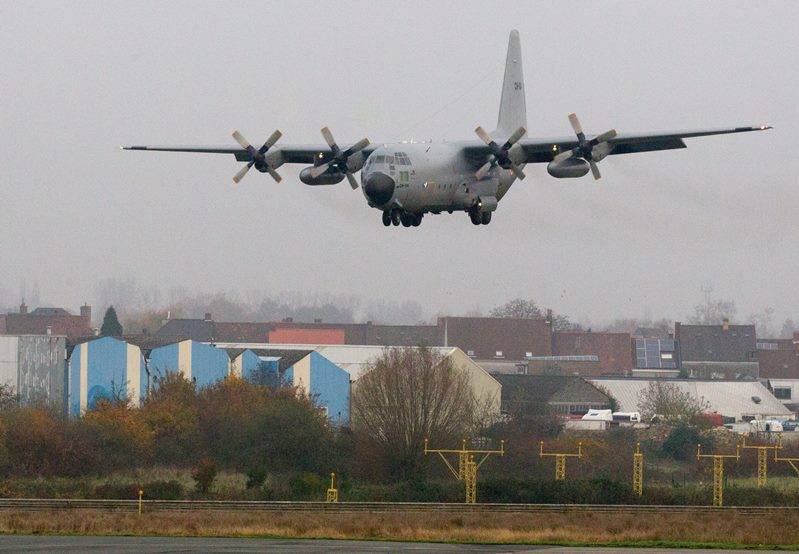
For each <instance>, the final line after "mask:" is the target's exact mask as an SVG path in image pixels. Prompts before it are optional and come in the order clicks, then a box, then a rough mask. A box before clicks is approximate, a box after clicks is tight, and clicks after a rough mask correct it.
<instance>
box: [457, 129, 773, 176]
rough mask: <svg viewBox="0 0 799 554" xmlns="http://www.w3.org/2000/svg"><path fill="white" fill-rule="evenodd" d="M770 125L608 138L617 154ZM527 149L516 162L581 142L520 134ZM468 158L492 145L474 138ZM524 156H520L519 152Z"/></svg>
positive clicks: (481, 155) (477, 157)
mask: <svg viewBox="0 0 799 554" xmlns="http://www.w3.org/2000/svg"><path fill="white" fill-rule="evenodd" d="M766 129H771V127H770V126H767V125H760V126H756V127H752V126H747V127H730V128H720V129H699V130H690V131H666V132H654V133H618V134H616V135H615V137H613V138H611V139H608V140H606V142H607V143H608V144H609V146H610V147H611V148H610V152H609V155H616V154H635V153H638V152H652V151H656V150H673V149H676V148H686V144H685V142H684V141H683V139H687V138H695V137H706V136H711V135H727V134H732V133H747V132H750V131H765V130H766ZM596 136H598V135H587V136H586V137H585V139H586V140H591V139H592V138H594V137H596ZM516 144H518V145H519V146H520V147H521V150H522V152H523V153H524V156H523V159H518V160H517V161H516V163H549V162H551V161H552V160H553V158H554V157H555V156H556V155H558V154H559V153H561V152H565V151H567V150H571V149H574V148H576V147H577V146H579V141H578V139H577V137H576V136H565V137H551V138H521V139H519V140H518V142H517V143H516ZM464 149H465V152H466V155H467V157H468V158H470V159H473V160H474V161H475V165H476V166H479V165H482V164H483V163H484V162H485V159H486V157H487V156H489V155H490V154H491V149H490V148H489V146H487V145H486V144H482V143H480V142H477V141H474V142H470V143H469V145H467V146H465V147H464ZM520 158H521V156H520Z"/></svg>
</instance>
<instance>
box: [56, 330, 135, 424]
mask: <svg viewBox="0 0 799 554" xmlns="http://www.w3.org/2000/svg"><path fill="white" fill-rule="evenodd" d="M68 380H69V384H68V387H67V390H68V391H69V393H68V394H69V400H68V402H67V405H68V407H69V413H70V414H71V415H74V416H77V415H80V414H82V413H84V412H85V411H86V410H89V409H92V408H94V407H95V406H96V405H97V402H98V401H100V400H101V399H104V398H105V399H111V398H114V397H120V398H127V399H128V401H130V402H132V403H133V404H134V405H137V406H138V405H139V404H140V403H141V400H142V399H143V398H144V397H145V395H146V394H147V370H146V366H145V363H144V357H143V356H142V353H141V349H139V347H138V346H136V345H133V344H129V343H127V342H125V341H123V340H119V339H115V338H113V337H103V338H99V339H95V340H91V341H88V342H84V343H81V344H78V345H77V346H75V348H74V349H73V350H72V355H71V356H70V358H69V372H68Z"/></svg>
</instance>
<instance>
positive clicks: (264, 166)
mask: <svg viewBox="0 0 799 554" xmlns="http://www.w3.org/2000/svg"><path fill="white" fill-rule="evenodd" d="M281 136H283V133H281V132H280V131H275V132H274V133H272V134H271V135H270V136H269V138H268V139H266V142H265V143H264V144H263V146H261V147H260V148H259V149H258V150H256V149H255V147H254V146H253V145H252V144H250V143H249V141H248V140H247V139H246V138H244V135H242V134H241V133H239V132H238V131H233V138H234V139H235V140H236V142H238V143H239V144H240V145H241V147H242V148H244V149H245V150H246V151H247V152H248V153H249V154H250V161H249V162H247V165H245V166H244V167H242V168H241V169H240V170H239V172H238V173H236V174H235V175H234V176H233V182H234V183H238V182H239V181H241V180H242V179H244V176H245V175H247V172H248V171H249V170H250V168H251V167H252V166H255V169H257V170H258V171H260V172H262V173H269V175H271V176H272V179H274V180H275V181H276V182H278V183H279V182H280V180H281V177H280V174H279V173H278V172H277V171H275V168H276V167H279V165H280V164H278V163H277V162H275V161H270V160H267V159H266V153H267V151H268V150H269V149H270V148H272V146H274V145H275V143H276V142H277V141H278V140H279V139H280V137H281Z"/></svg>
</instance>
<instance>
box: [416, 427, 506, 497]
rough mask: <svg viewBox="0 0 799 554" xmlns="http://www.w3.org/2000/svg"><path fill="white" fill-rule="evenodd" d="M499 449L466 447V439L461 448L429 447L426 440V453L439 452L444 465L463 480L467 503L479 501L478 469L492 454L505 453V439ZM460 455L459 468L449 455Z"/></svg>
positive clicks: (501, 454)
mask: <svg viewBox="0 0 799 554" xmlns="http://www.w3.org/2000/svg"><path fill="white" fill-rule="evenodd" d="M499 444H500V449H499V450H475V449H468V448H466V439H463V442H462V443H461V448H460V450H455V449H448V448H428V441H427V439H425V440H424V453H425V456H426V455H427V454H438V455H439V456H440V457H441V459H442V460H443V461H444V465H446V466H447V469H449V471H450V472H451V473H452V475H453V476H455V479H457V480H458V481H463V483H464V487H465V489H466V504H474V503H476V502H477V470H478V469H479V468H480V466H481V465H483V463H484V462H485V461H486V460H487V459H488V457H489V456H491V455H492V454H498V455H500V456H504V455H505V441H504V440H502V441H499ZM452 455H457V456H458V469H457V470H456V469H455V466H453V464H452V462H450V459H449V456H452ZM475 455H477V456H478V458H479V461H475Z"/></svg>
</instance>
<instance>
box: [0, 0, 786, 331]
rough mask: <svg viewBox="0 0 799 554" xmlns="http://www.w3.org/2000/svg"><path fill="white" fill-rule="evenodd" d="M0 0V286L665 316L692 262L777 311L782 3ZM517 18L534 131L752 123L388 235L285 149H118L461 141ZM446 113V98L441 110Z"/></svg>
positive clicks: (537, 179) (60, 299)
mask: <svg viewBox="0 0 799 554" xmlns="http://www.w3.org/2000/svg"><path fill="white" fill-rule="evenodd" d="M474 4H476V3H466V2H452V3H445V2H429V1H428V2H420V3H406V2H363V3H356V2H309V3H303V2H274V3H257V2H256V3H251V4H248V5H247V6H246V7H245V6H243V5H238V4H230V3H221V2H196V1H192V2H135V3H131V2H107V1H104V2H81V3H75V2H57V3H53V2H37V3H21V2H11V1H8V0H5V1H2V2H0V52H2V54H1V55H0V98H2V100H1V101H0V131H1V132H0V167H2V174H0V251H2V258H1V259H2V261H1V262H0V305H1V304H2V303H3V302H5V303H6V304H8V303H15V302H17V300H18V296H19V292H20V290H21V287H22V286H23V284H24V286H26V287H28V288H31V287H38V290H39V291H40V294H41V297H42V299H43V300H45V301H47V302H49V303H52V304H63V305H67V306H69V307H72V308H75V307H77V305H78V303H80V302H81V301H83V300H85V299H88V300H90V301H91V294H92V291H93V290H94V288H95V284H96V283H97V282H98V281H99V280H101V279H105V278H125V277H132V278H134V279H135V280H136V281H137V282H140V283H143V284H147V285H151V284H155V285H158V286H159V287H162V288H163V289H169V288H173V287H178V286H179V287H184V288H186V289H188V290H199V291H230V290H241V291H244V290H265V291H269V292H278V291H304V290H312V291H317V292H319V291H321V292H331V293H335V294H357V295H360V296H363V297H367V298H368V297H381V296H387V297H389V298H394V299H397V300H405V299H416V300H418V301H419V302H421V303H422V304H423V305H424V306H425V308H426V309H428V310H429V312H430V313H431V314H432V313H434V312H436V311H438V310H445V311H449V312H451V313H458V312H462V311H465V310H466V309H468V308H470V307H474V306H481V307H483V308H488V307H491V306H493V305H496V304H498V303H501V302H503V301H505V300H507V299H508V298H510V297H514V296H525V297H533V298H536V299H537V300H538V301H539V302H540V303H542V304H543V305H546V306H551V307H553V308H555V309H556V310H557V311H560V312H565V313H569V314H571V315H573V316H576V317H577V318H585V319H590V320H594V321H598V320H605V319H609V318H611V317H616V316H641V315H642V314H644V313H645V311H647V310H648V311H649V312H650V313H651V314H652V315H655V316H660V315H663V316H668V317H674V318H680V317H685V316H686V315H687V314H688V312H690V311H691V306H692V305H693V304H694V303H695V302H696V301H697V299H698V297H699V287H700V286H701V285H702V284H703V283H708V282H712V283H713V287H714V292H715V294H716V295H718V296H722V297H727V298H732V299H735V300H736V301H737V303H738V307H739V314H740V315H744V316H745V315H746V314H748V313H751V312H754V311H757V310H760V309H762V308H763V307H765V306H773V307H774V308H775V310H776V316H777V318H778V319H780V318H785V317H788V316H790V317H794V318H797V317H799V287H798V286H797V279H796V277H797V274H799V254H798V253H797V243H798V242H799V229H798V228H797V221H798V219H797V218H798V216H799V187H797V177H796V175H797V171H798V170H799V161H797V155H796V148H797V137H796V134H797V133H799V115H798V110H797V90H799V64H797V62H796V55H797V52H799V28H797V24H799V4H798V3H796V2H757V3H753V2H748V1H747V2H723V3H722V2H602V3H599V2H596V3H586V2H578V3H572V4H569V3H564V2H558V3H553V2H530V1H529V0H526V1H523V2H507V1H506V2H496V3H493V2H481V3H479V4H480V6H479V7H477V6H475V5H474ZM514 27H515V28H518V29H519V31H520V33H521V39H522V52H523V60H524V73H525V79H526V83H527V111H528V129H529V133H530V135H533V136H534V135H537V134H540V135H550V136H551V135H564V134H568V133H569V132H570V128H569V125H568V121H567V118H566V115H567V114H568V113H569V112H570V111H576V112H577V113H578V114H579V115H580V118H581V120H582V122H583V125H584V126H585V127H586V129H587V130H588V131H591V132H601V131H605V130H607V129H609V128H611V127H615V128H617V129H619V130H620V131H643V130H652V131H654V130H671V129H684V128H702V127H717V126H735V125H749V124H761V123H769V124H772V125H774V126H775V127H776V128H775V129H774V130H773V131H770V132H768V133H758V134H743V135H737V136H730V137H716V138H712V137H711V138H705V139H694V140H691V141H689V142H688V149H686V150H681V151H673V152H661V153H652V154H641V155H634V156H613V157H611V158H608V159H607V160H606V161H604V162H603V163H602V174H603V179H602V180H601V181H599V182H594V181H593V180H591V179H590V178H588V177H586V178H583V179H579V180H557V179H553V178H551V177H549V176H548V175H547V173H546V168H545V166H544V165H537V166H534V167H532V166H531V167H529V169H528V170H527V174H528V179H527V180H525V181H524V182H519V183H517V184H515V185H514V186H513V188H512V189H511V191H510V193H509V194H508V195H507V196H506V197H505V199H504V200H503V202H502V203H501V204H500V206H499V210H498V211H497V213H496V214H495V216H494V219H493V221H492V223H491V225H490V226H487V227H474V226H473V225H472V224H471V223H470V222H469V220H468V218H467V217H466V215H464V214H455V215H452V216H446V215H444V216H431V217H427V218H425V221H424V223H423V225H422V226H421V227H420V228H418V229H404V228H388V229H386V228H384V227H383V226H382V224H381V223H380V217H379V216H380V213H379V212H378V211H376V210H372V209H369V208H368V207H367V206H366V202H365V200H364V198H363V195H362V194H361V193H360V191H356V192H353V191H352V190H350V188H349V187H348V186H346V182H345V183H343V184H341V185H339V186H334V187H308V186H305V185H303V184H301V183H300V182H299V180H298V178H297V174H298V171H299V169H300V168H299V167H296V168H295V167H291V168H290V167H288V166H284V167H283V168H281V170H280V171H281V173H282V174H283V176H284V180H283V182H282V183H280V184H276V183H274V182H273V181H272V180H271V179H269V178H268V177H267V176H265V175H261V174H259V173H250V174H249V175H248V176H247V177H246V179H245V180H244V181H243V182H242V183H241V184H240V185H238V186H235V187H234V186H233V185H232V183H231V177H232V176H233V174H234V173H235V172H236V171H237V169H238V164H237V163H236V162H235V161H234V160H233V158H232V157H229V156H221V155H192V154H170V153H164V154H157V153H140V152H122V151H120V150H119V149H118V146H119V145H121V144H129V143H139V144H141V143H150V144H159V143H177V144H186V143H198V144H208V143H210V144H226V143H227V144H231V145H232V144H233V141H232V139H231V138H230V130H231V129H232V128H238V129H239V130H241V131H242V133H244V135H245V136H247V137H248V138H250V140H252V141H253V142H258V141H262V140H264V139H265V138H266V137H267V136H268V134H269V133H271V132H272V130H274V129H275V128H279V129H281V130H282V131H283V133H284V138H283V139H282V140H283V141H284V142H286V143H289V142H301V143H305V142H319V141H321V137H320V135H319V128H320V127H322V126H323V125H329V126H330V127H331V129H332V130H333V132H334V134H335V136H336V137H337V138H338V139H339V141H340V142H345V141H354V140H357V139H359V138H361V137H362V136H368V137H369V138H370V139H372V140H373V141H376V140H381V141H388V140H394V139H404V138H411V137H415V138H424V139H427V138H433V139H443V138H448V139H462V138H473V131H472V130H473V129H474V127H475V126H476V125H478V124H480V125H483V126H486V128H492V127H493V124H494V122H495V121H496V115H497V109H498V104H499V92H500V86H501V81H502V72H503V63H504V57H505V49H506V45H507V38H508V32H509V31H510V30H511V29H512V28H514ZM442 108H443V109H442Z"/></svg>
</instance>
